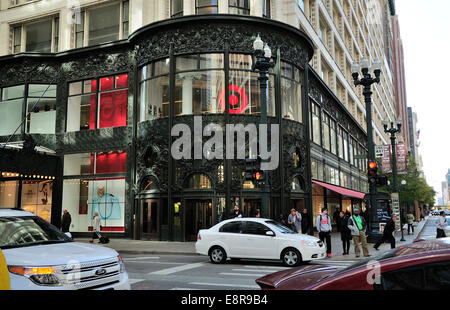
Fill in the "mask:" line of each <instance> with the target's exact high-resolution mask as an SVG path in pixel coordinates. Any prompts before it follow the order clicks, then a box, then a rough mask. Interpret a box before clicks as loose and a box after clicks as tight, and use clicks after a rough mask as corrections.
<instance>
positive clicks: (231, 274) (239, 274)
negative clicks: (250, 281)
mask: <svg viewBox="0 0 450 310" xmlns="http://www.w3.org/2000/svg"><path fill="white" fill-rule="evenodd" d="M219 274H220V275H224V276H244V277H262V276H265V275H267V274H266V273H236V272H221V273H219Z"/></svg>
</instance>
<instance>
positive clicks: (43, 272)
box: [8, 266, 61, 286]
mask: <svg viewBox="0 0 450 310" xmlns="http://www.w3.org/2000/svg"><path fill="white" fill-rule="evenodd" d="M8 270H9V272H11V273H13V274H16V275H19V276H24V277H26V278H28V279H30V280H31V281H32V282H33V283H35V284H37V285H45V286H60V285H61V283H60V282H59V279H58V277H57V276H56V275H55V271H54V270H53V268H52V267H18V266H8Z"/></svg>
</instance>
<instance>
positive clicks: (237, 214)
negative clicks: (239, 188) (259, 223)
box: [228, 205, 244, 219]
mask: <svg viewBox="0 0 450 310" xmlns="http://www.w3.org/2000/svg"><path fill="white" fill-rule="evenodd" d="M243 217H244V215H243V214H242V211H241V210H239V206H238V205H235V206H234V210H233V213H231V214H230V216H229V217H228V218H229V219H234V218H243Z"/></svg>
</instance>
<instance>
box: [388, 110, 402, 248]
mask: <svg viewBox="0 0 450 310" xmlns="http://www.w3.org/2000/svg"><path fill="white" fill-rule="evenodd" d="M388 126H389V121H388V120H384V121H383V127H384V132H385V133H388V134H390V136H391V146H392V153H391V154H392V155H391V156H392V160H391V161H392V177H393V182H394V184H393V194H395V195H398V181H397V154H396V144H395V140H396V139H397V138H396V136H395V134H396V133H400V132H401V128H402V119H401V118H398V120H397V127H395V126H394V122H391V127H390V128H388ZM402 222H403V221H402V212H401V208H400V226H402V225H403V223H402ZM401 231H402V239H401V240H400V241H405V239H404V238H403V226H402V227H401Z"/></svg>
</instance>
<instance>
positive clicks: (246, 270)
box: [233, 269, 274, 273]
mask: <svg viewBox="0 0 450 310" xmlns="http://www.w3.org/2000/svg"><path fill="white" fill-rule="evenodd" d="M233 271H244V272H265V273H271V272H274V271H273V270H262V269H233Z"/></svg>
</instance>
